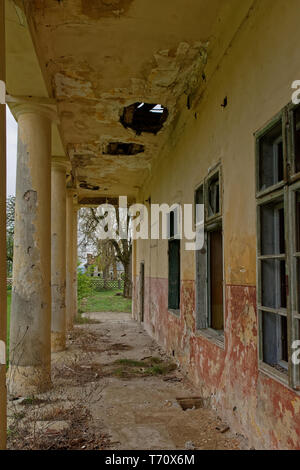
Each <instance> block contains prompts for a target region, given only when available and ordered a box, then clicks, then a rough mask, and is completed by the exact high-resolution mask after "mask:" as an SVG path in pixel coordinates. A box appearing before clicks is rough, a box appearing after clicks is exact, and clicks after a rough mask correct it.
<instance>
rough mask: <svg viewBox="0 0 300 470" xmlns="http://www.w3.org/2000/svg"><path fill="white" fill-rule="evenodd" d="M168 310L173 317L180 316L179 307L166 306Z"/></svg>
mask: <svg viewBox="0 0 300 470" xmlns="http://www.w3.org/2000/svg"><path fill="white" fill-rule="evenodd" d="M168 312H169V313H170V314H171V315H174V317H176V318H180V309H178V310H174V309H172V308H168Z"/></svg>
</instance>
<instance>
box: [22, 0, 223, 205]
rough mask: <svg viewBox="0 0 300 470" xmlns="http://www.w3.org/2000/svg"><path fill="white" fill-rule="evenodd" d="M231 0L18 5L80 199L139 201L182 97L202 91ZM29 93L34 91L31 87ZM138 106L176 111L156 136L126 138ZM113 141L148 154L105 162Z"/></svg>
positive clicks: (34, 1) (38, 0)
mask: <svg viewBox="0 0 300 470" xmlns="http://www.w3.org/2000/svg"><path fill="white" fill-rule="evenodd" d="M222 2H223V0H210V1H208V0H184V1H183V0H163V1H161V0H151V1H149V0H60V1H54V0H31V1H29V0H24V1H23V2H22V1H21V0H19V5H22V4H23V6H24V8H25V13H26V17H27V20H28V23H29V26H30V30H31V33H32V37H33V41H34V44H35V49H36V52H37V56H38V59H39V63H40V65H41V68H42V71H43V74H44V79H45V82H46V84H47V87H48V93H49V96H50V97H52V98H55V100H56V102H57V106H58V112H59V119H60V132H61V137H62V140H63V143H64V147H65V149H66V150H67V152H68V154H69V157H70V159H71V162H72V167H73V174H74V176H75V178H76V181H77V187H78V188H79V186H80V182H82V181H85V182H86V183H87V184H88V185H91V186H99V187H100V189H99V190H98V191H92V190H86V189H84V188H80V189H79V194H80V197H81V198H86V197H89V196H90V197H95V196H96V195H99V196H100V195H105V194H107V195H108V196H115V195H119V194H121V195H122V194H124V195H125V194H127V195H130V196H134V195H136V194H137V191H138V190H139V188H140V187H141V185H142V183H143V181H144V179H145V178H146V177H147V176H148V175H149V171H151V164H152V162H153V159H155V158H156V157H157V156H158V155H159V152H160V149H161V148H162V146H163V145H164V143H165V142H166V140H167V139H168V138H169V137H170V135H171V133H172V123H173V122H174V119H175V117H176V114H177V113H178V112H179V103H180V100H181V98H182V96H183V95H186V99H187V97H188V96H190V95H193V93H194V92H195V91H196V90H197V89H198V88H199V86H200V84H201V80H202V72H203V69H204V67H205V65H206V62H207V58H208V53H209V44H210V39H211V34H212V31H213V27H214V25H215V23H216V21H217V18H218V12H219V10H220V8H221V5H222ZM29 88H30V86H29ZM136 102H147V103H157V104H161V105H162V106H164V107H167V108H168V119H167V121H166V123H165V124H164V126H163V128H162V130H161V131H160V132H159V133H158V134H157V135H152V134H145V133H142V134H141V135H139V136H138V135H136V133H135V132H134V131H133V130H131V129H129V128H127V129H125V128H124V127H123V126H122V124H121V122H120V117H121V115H122V113H123V109H124V107H125V106H129V105H131V104H133V103H136ZM110 142H124V143H125V142H127V143H132V144H140V145H144V146H145V151H144V152H143V153H140V154H137V155H130V156H128V155H106V154H105V149H106V148H107V145H108V144H109V143H110Z"/></svg>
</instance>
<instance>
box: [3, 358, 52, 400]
mask: <svg viewBox="0 0 300 470" xmlns="http://www.w3.org/2000/svg"><path fill="white" fill-rule="evenodd" d="M50 387H51V369H50V364H49V366H14V365H11V366H10V367H9V370H8V392H9V394H10V395H11V396H13V397H28V396H31V395H35V394H37V393H44V392H47V391H48V390H49V389H50Z"/></svg>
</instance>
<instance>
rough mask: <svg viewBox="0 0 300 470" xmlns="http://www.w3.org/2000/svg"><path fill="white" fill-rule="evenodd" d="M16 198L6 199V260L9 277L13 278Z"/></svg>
mask: <svg viewBox="0 0 300 470" xmlns="http://www.w3.org/2000/svg"><path fill="white" fill-rule="evenodd" d="M15 202H16V198H15V196H9V197H8V198H7V199H6V258H7V276H8V277H11V276H12V266H13V256H14V233H15Z"/></svg>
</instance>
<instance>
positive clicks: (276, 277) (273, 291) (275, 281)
mask: <svg viewBox="0 0 300 470" xmlns="http://www.w3.org/2000/svg"><path fill="white" fill-rule="evenodd" d="M261 290H262V292H261V294H262V305H263V306H264V307H269V308H274V309H280V308H286V306H287V297H286V269H285V261H284V260H277V259H269V260H264V261H262V262H261Z"/></svg>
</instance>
